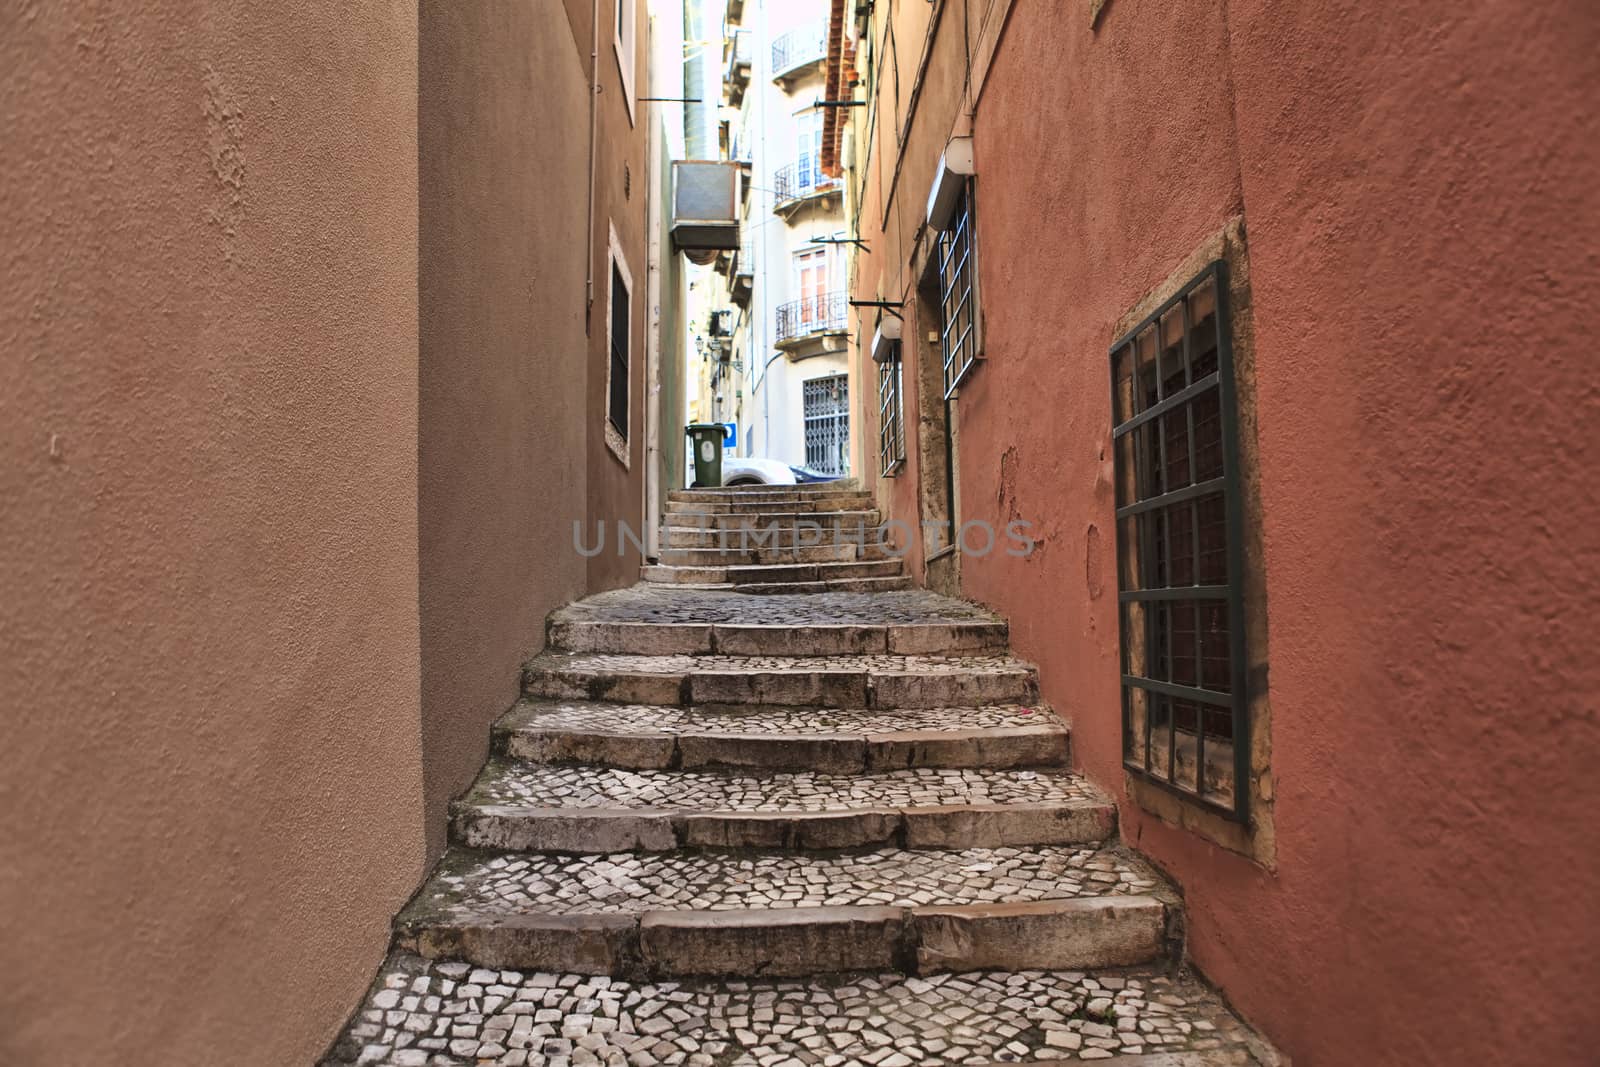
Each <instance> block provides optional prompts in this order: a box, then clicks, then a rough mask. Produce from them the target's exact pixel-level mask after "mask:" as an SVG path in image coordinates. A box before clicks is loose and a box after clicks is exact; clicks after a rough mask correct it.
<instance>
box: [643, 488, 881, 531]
mask: <svg viewBox="0 0 1600 1067" xmlns="http://www.w3.org/2000/svg"><path fill="white" fill-rule="evenodd" d="M876 505H877V501H876V500H874V499H873V498H872V497H871V496H870V495H869V494H866V493H859V494H849V495H843V496H797V497H792V498H789V499H785V500H744V499H731V500H706V499H700V500H669V501H667V506H666V508H665V512H666V516H667V518H668V520H669V522H668V523H667V525H669V526H677V525H686V524H681V523H678V522H677V521H676V516H678V515H705V514H713V515H766V514H785V515H787V514H795V513H804V514H816V515H824V514H835V513H838V512H846V511H870V510H871V509H872V508H874V507H876Z"/></svg>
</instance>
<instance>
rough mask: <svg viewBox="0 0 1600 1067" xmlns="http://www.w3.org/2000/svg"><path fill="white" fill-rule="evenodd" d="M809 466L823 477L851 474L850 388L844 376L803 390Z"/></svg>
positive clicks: (814, 382)
mask: <svg viewBox="0 0 1600 1067" xmlns="http://www.w3.org/2000/svg"><path fill="white" fill-rule="evenodd" d="M801 411H802V414H803V415H804V418H805V434H806V466H808V467H810V468H811V469H812V470H814V471H821V472H822V473H823V474H836V475H841V476H843V475H845V474H848V473H850V385H849V379H848V378H847V377H846V376H845V375H843V374H833V375H829V376H828V377H826V378H812V379H811V380H810V381H807V382H805V383H803V384H802V386H801Z"/></svg>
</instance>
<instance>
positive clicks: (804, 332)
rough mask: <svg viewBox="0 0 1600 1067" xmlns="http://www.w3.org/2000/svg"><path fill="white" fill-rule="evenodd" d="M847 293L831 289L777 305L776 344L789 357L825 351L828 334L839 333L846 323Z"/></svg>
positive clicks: (803, 357)
mask: <svg viewBox="0 0 1600 1067" xmlns="http://www.w3.org/2000/svg"><path fill="white" fill-rule="evenodd" d="M848 311H849V294H847V293H846V292H845V291H844V290H843V289H835V290H833V291H831V292H827V293H819V294H818V295H816V296H808V297H806V298H804V299H802V300H795V301H791V302H790V303H787V304H780V305H779V306H778V323H777V337H776V339H775V341H776V343H777V346H778V347H779V348H781V349H783V350H784V351H785V352H787V353H788V354H789V357H790V358H791V359H805V358H806V357H807V356H819V355H821V354H822V353H824V352H826V351H828V350H829V349H828V344H827V341H826V337H827V335H828V334H842V333H844V332H845V330H846V328H847V326H846V322H845V316H846V313H847V312H848Z"/></svg>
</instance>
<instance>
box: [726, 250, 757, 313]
mask: <svg viewBox="0 0 1600 1067" xmlns="http://www.w3.org/2000/svg"><path fill="white" fill-rule="evenodd" d="M755 276H756V261H755V252H754V251H753V250H752V249H751V247H750V242H749V241H748V240H747V241H746V242H745V243H744V244H743V245H742V246H741V247H740V248H739V254H738V255H737V256H736V257H734V260H733V273H732V274H731V275H730V276H729V277H728V298H729V299H730V300H732V301H733V302H734V303H735V304H737V305H738V306H739V307H749V306H750V290H751V288H752V287H753V286H754V284H755Z"/></svg>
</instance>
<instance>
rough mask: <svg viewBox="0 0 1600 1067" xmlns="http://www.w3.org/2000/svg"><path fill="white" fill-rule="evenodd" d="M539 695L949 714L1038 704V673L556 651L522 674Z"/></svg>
mask: <svg viewBox="0 0 1600 1067" xmlns="http://www.w3.org/2000/svg"><path fill="white" fill-rule="evenodd" d="M522 686H523V692H524V694H525V695H527V696H530V697H555V698H561V699H569V700H570V699H588V700H611V701H616V702H618V703H624V704H667V705H694V704H780V705H815V706H818V707H829V708H863V707H865V708H941V707H975V706H979V705H984V704H1023V705H1032V704H1035V703H1037V702H1038V698H1039V688H1038V679H1037V676H1036V673H1035V670H1034V668H1033V666H1032V665H1031V664H1028V663H1024V662H1023V661H1021V660H1019V659H1015V658H1013V657H1012V656H1009V655H1003V654H997V653H988V654H975V655H963V656H927V655H894V654H865V655H840V656H788V657H759V656H729V655H708V656H685V655H670V656H636V655H618V654H607V653H600V652H578V653H556V652H547V653H544V654H542V655H540V656H537V657H535V658H534V659H532V660H529V661H528V663H527V664H526V665H525V666H524V667H523V678H522Z"/></svg>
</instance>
